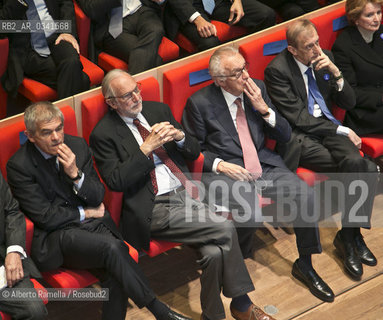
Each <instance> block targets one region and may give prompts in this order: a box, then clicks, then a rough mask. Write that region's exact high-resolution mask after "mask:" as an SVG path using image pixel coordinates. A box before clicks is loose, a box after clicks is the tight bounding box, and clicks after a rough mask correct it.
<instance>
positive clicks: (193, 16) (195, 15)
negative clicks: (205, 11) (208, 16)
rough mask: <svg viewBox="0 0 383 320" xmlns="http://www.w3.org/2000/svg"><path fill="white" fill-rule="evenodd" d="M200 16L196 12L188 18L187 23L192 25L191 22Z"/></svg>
mask: <svg viewBox="0 0 383 320" xmlns="http://www.w3.org/2000/svg"><path fill="white" fill-rule="evenodd" d="M200 15H201V14H200V13H199V12H198V11H196V12H194V13H193V14H192V15H191V16H190V18H189V22H190V23H193V21H194V20H195V19H197V18H198V17H199V16H200Z"/></svg>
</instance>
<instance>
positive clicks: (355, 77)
mask: <svg viewBox="0 0 383 320" xmlns="http://www.w3.org/2000/svg"><path fill="white" fill-rule="evenodd" d="M382 3H383V0H347V1H346V14H347V18H348V21H349V24H350V26H349V27H347V28H346V29H345V30H344V31H343V32H342V33H341V34H340V35H339V36H338V38H337V39H336V41H335V43H334V45H333V47H332V52H333V54H334V57H335V62H336V65H337V66H338V67H339V68H340V69H341V71H342V73H343V76H344V77H345V79H346V80H347V81H348V82H349V83H350V85H351V86H352V87H353V88H354V90H355V95H356V106H355V108H353V109H351V110H349V111H347V112H346V116H345V119H344V122H343V123H344V125H345V126H348V127H350V128H351V129H352V130H354V131H355V132H356V133H357V134H358V135H364V134H369V133H383V26H382V25H381V21H382Z"/></svg>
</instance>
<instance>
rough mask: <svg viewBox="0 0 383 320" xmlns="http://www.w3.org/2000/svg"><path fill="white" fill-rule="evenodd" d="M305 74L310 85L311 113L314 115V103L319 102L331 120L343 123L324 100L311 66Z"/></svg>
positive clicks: (309, 102)
mask: <svg viewBox="0 0 383 320" xmlns="http://www.w3.org/2000/svg"><path fill="white" fill-rule="evenodd" d="M305 74H306V75H307V80H308V87H309V92H308V96H307V98H308V108H309V113H310V114H311V115H312V114H313V113H314V104H315V103H317V104H318V106H319V108H320V109H321V110H322V112H323V114H324V115H325V116H326V117H327V119H329V120H331V121H332V122H333V123H335V124H337V125H340V124H341V123H340V122H339V121H338V120H337V119H335V118H334V116H333V115H332V113H331V112H330V110H329V109H328V108H327V105H326V102H325V101H324V99H323V97H322V95H321V93H320V91H319V88H318V85H317V82H316V81H315V79H314V77H313V72H312V69H311V67H309V68H307V70H306V72H305Z"/></svg>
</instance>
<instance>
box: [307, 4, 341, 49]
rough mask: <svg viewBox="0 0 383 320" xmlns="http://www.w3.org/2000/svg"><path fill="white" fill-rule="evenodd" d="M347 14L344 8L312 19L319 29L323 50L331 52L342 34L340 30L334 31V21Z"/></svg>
mask: <svg viewBox="0 0 383 320" xmlns="http://www.w3.org/2000/svg"><path fill="white" fill-rule="evenodd" d="M345 14H346V11H345V8H344V6H342V7H340V8H337V9H335V10H332V11H330V12H327V13H326V14H323V15H320V16H318V17H315V18H312V19H311V21H312V22H313V23H314V24H315V26H316V28H317V31H318V35H319V43H320V46H321V47H322V48H323V49H327V50H331V47H332V45H333V43H334V41H335V39H336V37H337V36H338V34H339V32H340V30H337V31H333V21H334V20H335V19H338V18H340V17H343V16H344V15H345Z"/></svg>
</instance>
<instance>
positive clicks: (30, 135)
mask: <svg viewBox="0 0 383 320" xmlns="http://www.w3.org/2000/svg"><path fill="white" fill-rule="evenodd" d="M24 134H25V135H26V137H27V138H28V140H29V141H30V142H32V143H34V142H35V139H34V138H33V135H32V134H31V133H30V132H29V131H28V130H24Z"/></svg>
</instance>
